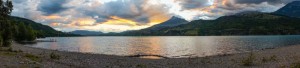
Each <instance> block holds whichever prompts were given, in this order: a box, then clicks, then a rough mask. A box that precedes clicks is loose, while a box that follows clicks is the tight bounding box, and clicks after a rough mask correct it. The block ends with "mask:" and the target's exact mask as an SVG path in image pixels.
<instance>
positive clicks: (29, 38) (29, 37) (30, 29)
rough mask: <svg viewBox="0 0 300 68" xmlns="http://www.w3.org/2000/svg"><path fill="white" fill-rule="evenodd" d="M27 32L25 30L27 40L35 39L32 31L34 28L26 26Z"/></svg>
mask: <svg viewBox="0 0 300 68" xmlns="http://www.w3.org/2000/svg"><path fill="white" fill-rule="evenodd" d="M26 29H27V32H26V35H27V36H26V40H27V41H33V40H35V39H36V34H35V32H34V30H33V29H32V27H30V26H27V28H26Z"/></svg>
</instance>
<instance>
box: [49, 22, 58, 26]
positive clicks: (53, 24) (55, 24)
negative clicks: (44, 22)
mask: <svg viewBox="0 0 300 68" xmlns="http://www.w3.org/2000/svg"><path fill="white" fill-rule="evenodd" d="M59 25H60V23H57V22H53V23H51V24H50V26H59Z"/></svg>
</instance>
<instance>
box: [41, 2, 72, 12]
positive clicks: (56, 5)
mask: <svg viewBox="0 0 300 68" xmlns="http://www.w3.org/2000/svg"><path fill="white" fill-rule="evenodd" d="M66 2H67V1H66V0H41V3H40V4H39V5H38V10H39V11H42V12H43V13H44V14H45V15H51V14H55V13H59V12H61V11H64V10H66V9H68V8H66V7H64V6H63V5H64V4H65V3H66Z"/></svg>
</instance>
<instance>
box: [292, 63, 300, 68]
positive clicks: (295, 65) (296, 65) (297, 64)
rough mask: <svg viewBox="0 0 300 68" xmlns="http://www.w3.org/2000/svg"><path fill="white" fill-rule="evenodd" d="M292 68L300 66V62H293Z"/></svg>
mask: <svg viewBox="0 0 300 68" xmlns="http://www.w3.org/2000/svg"><path fill="white" fill-rule="evenodd" d="M291 68H300V62H296V63H293V64H292V65H291Z"/></svg>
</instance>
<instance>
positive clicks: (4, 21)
mask: <svg viewBox="0 0 300 68" xmlns="http://www.w3.org/2000/svg"><path fill="white" fill-rule="evenodd" d="M12 10H13V5H12V1H11V0H7V1H6V2H5V3H4V2H3V1H2V0H0V35H1V36H2V38H0V39H2V46H6V47H8V46H10V45H11V41H12V27H11V26H12V24H11V22H10V20H9V18H10V16H9V15H10V14H11V12H12Z"/></svg>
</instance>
